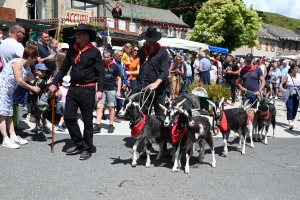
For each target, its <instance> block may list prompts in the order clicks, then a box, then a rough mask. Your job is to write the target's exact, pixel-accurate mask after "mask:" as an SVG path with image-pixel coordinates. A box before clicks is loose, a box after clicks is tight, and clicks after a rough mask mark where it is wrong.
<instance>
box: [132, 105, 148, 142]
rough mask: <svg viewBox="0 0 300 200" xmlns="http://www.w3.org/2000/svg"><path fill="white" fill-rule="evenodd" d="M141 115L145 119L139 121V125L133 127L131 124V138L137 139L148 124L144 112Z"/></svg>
mask: <svg viewBox="0 0 300 200" xmlns="http://www.w3.org/2000/svg"><path fill="white" fill-rule="evenodd" d="M140 113H141V115H142V117H143V119H142V120H141V121H139V123H137V124H135V125H132V124H133V123H131V125H130V129H131V137H137V136H138V135H139V134H140V132H141V131H142V129H143V127H144V125H145V123H146V116H145V114H144V113H143V112H142V111H140Z"/></svg>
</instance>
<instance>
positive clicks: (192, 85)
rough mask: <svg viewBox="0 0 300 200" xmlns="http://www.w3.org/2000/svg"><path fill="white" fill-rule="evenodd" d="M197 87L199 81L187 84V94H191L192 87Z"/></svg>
mask: <svg viewBox="0 0 300 200" xmlns="http://www.w3.org/2000/svg"><path fill="white" fill-rule="evenodd" d="M197 87H199V83H198V82H196V81H193V82H192V83H191V84H189V86H188V89H187V91H188V93H189V94H192V91H193V89H195V88H197Z"/></svg>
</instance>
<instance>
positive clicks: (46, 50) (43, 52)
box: [37, 43, 50, 59]
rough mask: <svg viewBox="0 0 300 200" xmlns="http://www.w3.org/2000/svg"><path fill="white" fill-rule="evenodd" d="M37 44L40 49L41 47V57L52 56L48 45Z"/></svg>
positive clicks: (39, 54)
mask: <svg viewBox="0 0 300 200" xmlns="http://www.w3.org/2000/svg"><path fill="white" fill-rule="evenodd" d="M37 46H38V49H39V50H38V57H41V58H42V59H43V58H46V57H48V56H50V50H49V48H48V46H47V45H45V46H43V45H41V44H40V43H38V44H37Z"/></svg>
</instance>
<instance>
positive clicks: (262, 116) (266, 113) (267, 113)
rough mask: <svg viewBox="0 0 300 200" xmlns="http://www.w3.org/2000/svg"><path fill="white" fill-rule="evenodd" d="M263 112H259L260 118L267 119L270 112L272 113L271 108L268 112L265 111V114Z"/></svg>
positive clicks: (258, 116)
mask: <svg viewBox="0 0 300 200" xmlns="http://www.w3.org/2000/svg"><path fill="white" fill-rule="evenodd" d="M262 113H263V112H261V111H260V112H259V113H258V115H257V118H258V119H267V118H268V116H269V114H270V109H268V110H267V111H266V112H264V113H263V114H262Z"/></svg>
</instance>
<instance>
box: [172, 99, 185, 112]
mask: <svg viewBox="0 0 300 200" xmlns="http://www.w3.org/2000/svg"><path fill="white" fill-rule="evenodd" d="M185 100H186V98H185V99H183V100H182V101H180V102H179V103H178V104H177V105H176V106H175V108H176V109H178V108H179V106H181V104H183V102H184V101H185Z"/></svg>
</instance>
